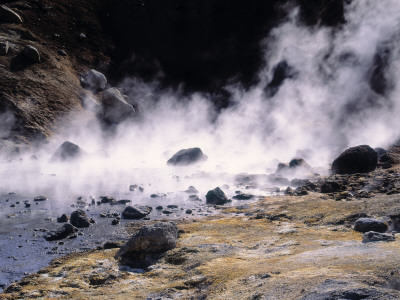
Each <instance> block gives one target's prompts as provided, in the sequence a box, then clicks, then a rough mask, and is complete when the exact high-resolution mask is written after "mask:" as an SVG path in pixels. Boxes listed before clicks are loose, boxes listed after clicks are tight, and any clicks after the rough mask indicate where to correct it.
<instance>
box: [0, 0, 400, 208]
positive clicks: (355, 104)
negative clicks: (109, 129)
mask: <svg viewBox="0 0 400 300" xmlns="http://www.w3.org/2000/svg"><path fill="white" fill-rule="evenodd" d="M399 16H400V2H399V1H397V0H380V1H377V0H354V1H351V3H350V4H347V6H346V15H345V19H346V23H345V24H343V25H342V26H341V27H340V28H336V29H332V28H320V27H315V28H310V27H305V26H302V25H301V24H300V23H299V21H298V11H297V9H294V10H293V11H292V12H291V13H290V16H289V17H288V20H287V22H285V23H283V24H282V25H280V26H279V27H277V28H275V29H274V30H273V31H272V32H271V34H270V36H268V37H266V39H265V40H264V41H263V43H262V45H260V46H261V47H263V46H265V48H266V49H268V50H267V51H265V62H266V67H265V69H264V70H262V71H261V72H260V75H259V77H260V83H259V84H258V85H257V86H256V87H253V88H252V89H250V90H248V91H245V90H243V89H242V88H241V87H240V86H230V87H227V89H229V90H230V91H231V92H232V93H233V95H234V96H233V97H234V99H233V100H234V103H235V105H233V106H232V107H230V108H228V109H225V110H223V111H222V112H219V113H217V112H216V111H215V110H214V109H213V107H212V106H211V105H210V104H209V100H208V99H206V97H205V96H203V95H200V94H193V95H191V96H188V97H183V96H182V95H181V93H179V92H176V91H170V92H167V93H166V92H163V93H162V94H159V93H158V92H157V89H156V88H155V87H154V86H155V85H147V84H144V83H142V82H141V81H140V80H138V79H135V78H127V79H125V80H124V81H123V82H122V83H121V85H120V87H121V88H122V89H123V90H125V91H126V92H127V93H128V94H129V96H130V97H131V98H134V99H137V100H138V102H139V104H140V105H141V107H142V108H143V111H142V118H141V119H140V120H138V121H137V122H127V123H124V124H121V125H120V126H119V127H118V128H116V132H115V133H114V134H113V135H110V134H107V133H105V132H104V131H103V130H102V129H101V127H100V125H99V124H98V123H97V122H96V120H95V118H94V116H93V114H91V113H90V111H88V112H85V113H83V114H82V116H80V117H79V119H78V120H79V121H77V122H76V124H77V125H76V126H72V127H70V128H67V129H64V131H63V132H62V133H60V136H59V138H57V139H54V140H53V141H52V143H50V144H49V145H48V146H47V147H46V148H45V149H42V150H41V152H40V153H38V156H39V159H38V160H29V159H24V160H23V161H22V162H17V163H15V162H13V165H12V166H13V167H12V171H10V168H8V169H7V168H3V172H2V173H3V174H2V178H4V180H3V181H2V187H3V189H8V190H10V189H14V190H17V191H18V190H19V191H25V192H26V191H29V192H30V193H45V192H46V191H47V192H51V193H56V194H57V195H58V196H57V197H58V198H60V199H61V198H63V197H66V195H75V194H76V195H79V194H84V195H89V194H94V195H100V194H102V193H111V194H112V193H117V194H118V197H119V198H122V197H125V198H129V197H131V198H132V197H133V195H132V194H130V193H129V191H128V187H129V185H130V184H141V185H142V186H143V187H144V188H145V191H146V193H145V194H144V196H143V199H144V198H145V197H148V195H149V194H150V193H157V192H162V193H168V192H174V191H182V190H184V189H186V188H187V187H188V186H189V185H194V186H196V188H198V189H199V190H200V191H201V193H202V194H201V195H200V196H204V193H205V192H206V191H207V190H209V189H212V188H214V187H215V186H217V185H222V184H225V183H227V184H232V176H233V175H235V174H239V173H259V174H270V173H273V172H274V171H275V169H276V166H277V164H278V162H287V161H289V160H290V159H291V158H293V157H296V156H300V157H303V158H304V159H306V161H307V162H308V163H309V164H310V165H311V166H313V167H320V168H323V169H325V170H326V171H327V170H328V169H329V163H330V162H331V161H332V159H333V158H334V157H335V156H337V155H338V154H339V153H340V151H342V150H344V149H345V148H346V147H349V146H354V145H358V144H369V145H371V146H372V147H378V146H380V147H387V146H389V145H390V144H391V143H393V142H394V141H396V139H397V138H399V130H398V128H400V121H399V120H400V119H399V118H398V115H399V113H400V105H399V99H400V86H399V84H397V83H398V78H400V74H399V73H400V41H399V40H400V17H399ZM377 57H378V58H379V57H380V58H381V61H380V62H381V65H382V66H381V67H382V68H383V71H382V72H381V73H382V74H383V75H382V76H384V78H386V79H385V81H384V84H385V89H384V91H382V92H379V91H378V92H379V93H378V92H377V89H376V88H375V89H374V88H373V87H371V86H373V84H371V81H373V80H375V79H374V77H373V76H374V74H378V75H379V72H378V73H377V69H376V65H377ZM281 62H285V66H286V67H287V68H289V69H290V72H291V74H290V75H291V76H288V78H286V79H285V80H284V81H283V82H282V84H281V86H280V87H279V88H276V89H275V91H274V92H273V93H271V92H270V91H268V90H267V87H268V85H269V83H270V82H271V81H272V80H273V77H274V70H275V69H276V66H277V65H278V64H279V63H281ZM382 76H381V77H382ZM371 78H372V79H371ZM378 79H379V78H378ZM378 79H376V80H378ZM382 80H383V79H382ZM154 99H157V101H156V100H154ZM88 101H89V100H88ZM88 103H90V101H89V102H88ZM90 110H92V111H96V105H92V106H91V107H90ZM65 140H69V141H71V142H73V143H76V144H78V145H79V146H80V147H81V148H82V149H84V150H85V151H87V152H88V153H91V155H89V156H85V157H84V158H83V159H81V160H79V161H78V162H77V163H72V164H70V163H67V164H54V163H53V164H49V163H48V161H49V159H50V156H51V154H52V153H53V152H54V151H55V149H56V148H57V147H58V146H59V145H60V144H61V143H62V142H63V141H65ZM190 147H200V148H201V149H202V150H203V152H204V153H205V154H206V155H207V156H208V160H207V161H206V162H205V163H203V164H200V165H196V166H192V167H180V168H172V167H169V166H167V165H166V161H167V160H168V158H169V157H170V156H171V155H173V154H174V153H175V152H177V151H178V150H180V149H183V148H190ZM7 172H11V174H12V176H5V177H4V173H7ZM53 173H54V174H56V176H51V174H53ZM204 174H207V175H206V176H205V175H204ZM265 183H266V182H265ZM234 190H235V189H234V187H232V188H231V189H230V192H229V191H228V194H229V193H230V195H232V194H233V192H234ZM138 201H139V200H138ZM143 201H144V200H143Z"/></svg>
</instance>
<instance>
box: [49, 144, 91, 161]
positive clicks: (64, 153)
mask: <svg viewBox="0 0 400 300" xmlns="http://www.w3.org/2000/svg"><path fill="white" fill-rule="evenodd" d="M84 154H85V152H84V151H83V150H82V149H81V148H80V147H79V146H78V145H76V144H74V143H71V142H69V141H65V142H64V143H62V145H61V146H60V147H59V148H58V149H57V150H56V152H54V154H53V156H52V157H51V161H67V160H72V159H77V158H80V157H82V156H83V155H84Z"/></svg>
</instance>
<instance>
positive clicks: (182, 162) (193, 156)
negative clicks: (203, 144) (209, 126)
mask: <svg viewBox="0 0 400 300" xmlns="http://www.w3.org/2000/svg"><path fill="white" fill-rule="evenodd" d="M205 159H207V156H205V155H204V154H203V151H201V149H200V148H188V149H182V150H179V151H178V152H177V153H175V154H174V155H173V156H172V157H171V158H170V159H169V160H168V161H167V164H168V165H174V166H186V165H190V164H193V163H196V162H199V161H202V160H205Z"/></svg>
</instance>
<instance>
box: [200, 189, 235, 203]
mask: <svg viewBox="0 0 400 300" xmlns="http://www.w3.org/2000/svg"><path fill="white" fill-rule="evenodd" d="M228 201H229V199H228V197H226V195H225V193H224V192H223V191H222V190H221V189H220V188H219V187H216V188H215V189H213V190H211V191H208V193H207V195H206V203H207V204H216V205H224V204H225V203H227V202H228Z"/></svg>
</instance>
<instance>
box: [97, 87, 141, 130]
mask: <svg viewBox="0 0 400 300" xmlns="http://www.w3.org/2000/svg"><path fill="white" fill-rule="evenodd" d="M102 99H103V117H104V119H105V120H106V121H107V122H110V123H114V124H118V123H120V122H122V121H125V120H126V119H129V118H132V117H134V116H135V112H136V111H135V109H134V108H133V106H132V105H130V104H129V103H128V102H126V100H125V99H124V97H123V96H122V94H121V92H120V91H119V90H118V89H116V88H109V89H107V90H105V91H104V92H103V98H102Z"/></svg>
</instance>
